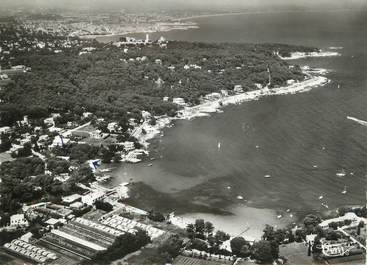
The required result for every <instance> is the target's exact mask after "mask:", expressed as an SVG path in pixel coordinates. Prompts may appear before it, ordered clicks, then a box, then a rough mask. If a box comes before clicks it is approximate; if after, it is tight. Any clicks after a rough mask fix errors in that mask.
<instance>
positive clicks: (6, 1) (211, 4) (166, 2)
mask: <svg viewBox="0 0 367 265" xmlns="http://www.w3.org/2000/svg"><path fill="white" fill-rule="evenodd" d="M0 2H1V6H2V7H7V8H13V7H17V6H23V7H26V6H31V7H55V8H60V7H61V8H62V7H66V8H79V7H85V8H86V7H93V8H96V9H97V8H111V9H112V8H134V9H136V8H137V9H152V8H153V9H174V8H177V9H182V8H198V9H213V8H231V9H233V8H239V9H243V8H272V7H279V8H300V7H306V8H318V7H322V8H367V0H0Z"/></svg>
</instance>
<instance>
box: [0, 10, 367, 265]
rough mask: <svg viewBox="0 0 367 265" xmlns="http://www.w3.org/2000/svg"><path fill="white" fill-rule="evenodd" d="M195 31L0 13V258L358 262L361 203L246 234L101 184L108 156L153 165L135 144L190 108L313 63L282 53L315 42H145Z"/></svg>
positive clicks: (158, 23) (263, 90) (266, 89)
mask: <svg viewBox="0 0 367 265" xmlns="http://www.w3.org/2000/svg"><path fill="white" fill-rule="evenodd" d="M196 26H197V25H196V24H195V23H192V22H188V21H184V22H183V21H180V19H178V18H177V17H175V16H168V15H162V14H158V13H157V14H126V13H119V14H112V15H111V14H99V15H98V16H96V15H94V16H93V17H92V19H91V17H90V16H89V15H85V16H77V17H75V16H69V15H63V16H59V15H49V14H48V15H45V16H41V15H33V16H31V15H29V16H24V17H20V18H18V17H17V18H14V17H7V18H2V19H1V20H0V36H1V39H0V101H1V106H0V133H1V136H0V140H1V141H0V152H1V153H0V181H1V182H0V245H1V246H2V247H1V248H0V264H55V265H56V264H60V265H61V264H139V265H143V264H174V265H183V264H198V265H200V264H203V265H204V264H207V265H216V264H237V265H248V264H255V263H262V264H294V265H299V264H316V263H320V264H339V263H341V262H351V261H362V260H363V259H364V257H365V255H366V236H367V234H366V233H367V230H366V225H365V223H366V217H367V211H366V206H365V205H362V206H346V207H342V208H340V209H337V210H336V211H332V212H331V211H330V213H329V214H328V215H326V217H325V216H323V217H322V218H321V217H320V216H317V215H314V214H309V215H307V216H306V217H305V218H304V220H301V221H300V222H299V223H297V225H295V226H290V227H287V228H283V229H279V228H275V227H272V226H266V227H264V231H263V232H264V233H263V236H262V238H261V239H259V240H257V241H250V240H247V239H246V238H245V237H242V236H241V235H239V236H233V235H229V234H228V233H227V232H226V231H221V230H219V229H217V228H215V227H214V225H213V224H212V223H211V222H209V221H207V220H202V219H198V220H196V221H195V222H193V223H190V222H187V221H185V220H184V219H182V218H181V217H179V216H175V215H174V213H173V212H174V209H172V212H160V211H159V210H157V209H140V208H137V207H135V206H134V205H132V204H130V203H128V198H129V196H130V186H131V185H134V180H131V181H130V182H127V183H121V184H119V185H117V186H115V187H113V188H110V187H107V186H106V185H105V184H106V183H108V181H110V178H111V175H110V172H111V171H112V170H113V167H116V166H118V165H119V164H121V163H138V162H140V161H142V160H147V161H152V163H153V162H154V161H153V160H152V159H151V158H150V157H149V150H148V148H147V147H148V145H149V143H148V141H149V140H151V139H152V138H153V137H155V136H156V135H159V134H160V133H161V129H163V128H164V127H165V126H167V125H169V124H170V123H171V122H172V121H173V120H175V119H182V118H191V117H195V115H197V116H199V115H200V113H201V112H202V111H203V110H202V109H200V106H204V107H205V108H206V109H208V108H209V107H210V108H212V110H208V112H210V111H217V110H218V109H219V108H221V107H222V106H223V105H226V104H227V102H229V99H232V100H233V102H235V103H238V102H241V100H245V99H247V98H245V99H241V97H244V95H245V96H247V97H250V96H251V97H252V96H253V97H260V96H265V95H272V94H277V93H285V92H284V91H283V90H282V87H284V86H286V87H288V88H289V89H290V90H289V91H293V90H295V91H297V89H300V87H302V84H303V82H311V81H312V82H314V81H315V80H314V79H313V75H312V71H305V69H301V68H300V67H299V66H298V65H292V64H289V63H288V62H285V61H284V60H283V59H282V57H289V56H291V55H292V53H294V52H303V53H304V54H306V55H307V54H309V53H317V52H318V49H317V48H312V47H311V48H309V47H302V46H291V45H280V44H264V45H261V44H256V45H255V44H253V45H252V44H251V45H250V44H246V45H240V44H238V45H237V44H233V45H230V44H217V45H215V44H200V43H187V42H178V41H172V40H167V39H165V38H164V37H160V38H158V39H151V37H150V36H149V32H157V31H158V32H161V31H167V30H172V29H187V28H191V27H196ZM135 32H144V33H146V34H147V35H146V36H145V38H144V39H137V38H133V37H130V36H128V35H125V36H121V37H120V38H119V40H118V41H115V42H113V43H108V44H103V43H99V42H97V41H95V40H94V39H93V38H84V37H85V36H89V37H90V36H91V35H110V34H113V35H124V34H128V33H135ZM228 52H230V53H231V54H233V56H232V55H231V56H228ZM319 80H321V81H320V82H321V83H317V82H318V81H319ZM312 82H311V83H307V84H313V83H312ZM315 82H316V83H317V84H318V85H320V84H322V82H325V79H322V78H321V79H316V81H315ZM292 89H293V90H292ZM228 104H229V103H228ZM213 106H214V107H213ZM198 109H200V111H198ZM213 109H214V110H213ZM338 262H339V263H338ZM345 264H349V263H345Z"/></svg>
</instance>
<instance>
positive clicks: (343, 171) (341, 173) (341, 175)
mask: <svg viewBox="0 0 367 265" xmlns="http://www.w3.org/2000/svg"><path fill="white" fill-rule="evenodd" d="M336 175H337V176H338V177H344V176H345V175H346V173H345V170H344V169H342V170H341V171H339V172H337V173H336Z"/></svg>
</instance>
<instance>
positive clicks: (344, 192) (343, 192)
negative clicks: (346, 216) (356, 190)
mask: <svg viewBox="0 0 367 265" xmlns="http://www.w3.org/2000/svg"><path fill="white" fill-rule="evenodd" d="M346 193H347V186H346V185H344V190H343V191H342V194H346Z"/></svg>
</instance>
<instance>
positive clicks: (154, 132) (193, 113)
mask: <svg viewBox="0 0 367 265" xmlns="http://www.w3.org/2000/svg"><path fill="white" fill-rule="evenodd" d="M327 54H328V56H333V55H330V53H327ZM292 55H293V54H292ZM324 56H325V55H323V56H321V57H324ZM337 56H339V54H338V55H337ZM308 57H316V56H312V55H309V56H308ZM287 59H288V58H287ZM290 59H294V58H292V56H291V57H290ZM297 59H298V57H297ZM302 71H303V73H304V74H305V75H306V77H305V79H304V80H303V81H300V82H296V83H293V84H290V85H286V86H282V87H277V88H272V89H269V88H267V87H265V88H262V89H257V90H253V91H248V92H244V93H240V94H235V95H229V96H222V97H220V98H218V99H215V100H206V101H203V102H202V103H201V104H199V105H195V106H186V107H184V108H183V109H182V110H180V111H178V115H176V116H175V117H168V116H157V117H155V118H156V124H155V125H154V126H152V125H150V124H149V123H148V121H144V122H143V123H142V124H141V125H139V126H137V127H136V128H135V129H134V131H133V133H132V136H134V137H136V138H137V139H138V141H139V142H140V143H141V144H142V145H143V146H144V149H145V150H147V149H148V147H149V144H150V143H149V141H150V140H152V139H154V138H155V137H157V136H159V135H160V136H163V134H162V130H163V129H165V128H166V127H167V128H169V127H171V126H173V125H172V122H173V121H175V120H191V119H194V118H197V117H208V116H210V114H211V113H220V112H223V110H222V109H223V108H224V107H226V106H229V105H235V104H236V105H238V104H241V103H244V102H247V101H253V100H259V99H260V98H262V97H265V96H275V95H287V94H297V93H303V92H308V91H310V90H312V89H313V88H316V87H320V86H324V85H326V84H328V83H329V82H330V80H329V79H328V78H327V77H325V76H323V75H325V74H326V73H328V70H327V69H323V68H310V67H308V66H304V67H302ZM143 132H144V133H143ZM147 152H148V151H147ZM148 156H149V152H148ZM234 207H235V206H234ZM252 208H254V209H258V208H257V207H249V209H252ZM254 211H255V212H257V210H254ZM259 211H266V212H268V213H271V214H269V218H268V219H269V220H270V219H272V220H276V223H278V222H282V223H283V225H284V222H285V223H288V224H289V223H292V222H291V221H290V220H289V219H288V220H287V221H285V220H279V219H277V215H276V213H277V211H276V210H274V209H261V208H259ZM196 214H199V215H200V214H202V213H199V212H198V213H196ZM234 214H236V213H234ZM193 215H195V213H187V214H180V215H178V216H176V217H175V221H176V222H177V225H179V224H180V223H181V226H182V225H184V224H185V223H186V222H187V221H190V218H188V219H187V218H186V217H189V216H193ZM214 215H215V214H214ZM214 215H212V216H214ZM288 215H289V214H288ZM206 216H210V214H207V215H206ZM238 217H240V216H237V218H238ZM288 217H289V216H288ZM227 218H228V217H227ZM291 219H293V222H294V221H295V220H297V216H296V215H294V216H292V217H291ZM277 225H279V224H277ZM221 226H223V228H224V226H225V224H224V223H222V224H221ZM254 232H255V233H258V231H251V234H252V233H254ZM253 236H254V234H252V235H249V237H250V238H251V237H253Z"/></svg>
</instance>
